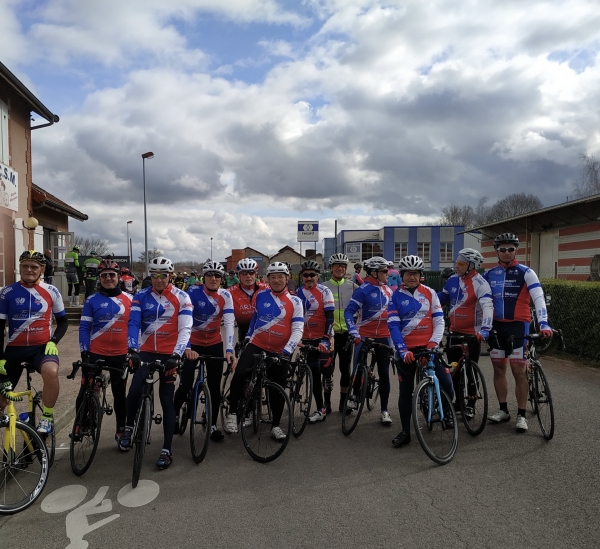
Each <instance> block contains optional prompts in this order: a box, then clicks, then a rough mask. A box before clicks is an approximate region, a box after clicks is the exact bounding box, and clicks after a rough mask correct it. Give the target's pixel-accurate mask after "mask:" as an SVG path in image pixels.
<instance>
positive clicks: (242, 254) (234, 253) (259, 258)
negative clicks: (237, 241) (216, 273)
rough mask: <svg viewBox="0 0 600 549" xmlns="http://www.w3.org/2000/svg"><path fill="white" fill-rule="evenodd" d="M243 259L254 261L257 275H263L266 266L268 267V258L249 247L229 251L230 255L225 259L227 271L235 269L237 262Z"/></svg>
mask: <svg viewBox="0 0 600 549" xmlns="http://www.w3.org/2000/svg"><path fill="white" fill-rule="evenodd" d="M244 258H248V259H254V261H256V263H257V264H258V274H260V275H264V274H265V272H266V270H267V266H268V265H269V256H268V255H265V254H263V253H262V252H259V251H258V250H255V249H254V248H250V247H249V246H246V247H245V248H242V249H235V250H231V255H229V256H227V257H226V258H225V259H226V260H227V267H226V268H227V271H230V270H231V269H235V268H236V266H237V264H238V261H239V260H240V259H244Z"/></svg>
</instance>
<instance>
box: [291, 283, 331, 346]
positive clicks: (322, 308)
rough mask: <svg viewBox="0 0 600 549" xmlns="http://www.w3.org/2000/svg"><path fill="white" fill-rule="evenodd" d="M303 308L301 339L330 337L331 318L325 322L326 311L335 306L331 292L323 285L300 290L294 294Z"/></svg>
mask: <svg viewBox="0 0 600 549" xmlns="http://www.w3.org/2000/svg"><path fill="white" fill-rule="evenodd" d="M296 295H297V296H298V297H299V298H300V300H301V301H302V306H303V307H304V333H303V334H302V339H322V338H324V337H330V336H331V325H332V323H333V317H331V319H330V320H329V322H328V321H327V319H326V318H325V312H326V311H333V310H334V309H335V305H334V302H333V294H332V293H331V290H330V289H329V288H327V286H324V285H323V284H317V285H316V286H315V287H314V288H307V287H306V286H304V287H302V288H300V289H299V290H298V292H297V294H296Z"/></svg>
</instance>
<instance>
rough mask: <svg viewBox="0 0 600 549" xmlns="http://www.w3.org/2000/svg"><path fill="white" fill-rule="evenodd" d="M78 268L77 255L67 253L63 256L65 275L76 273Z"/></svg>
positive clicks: (75, 253)
mask: <svg viewBox="0 0 600 549" xmlns="http://www.w3.org/2000/svg"><path fill="white" fill-rule="evenodd" d="M78 268H79V254H78V253H77V252H67V253H66V254H65V273H76V272H77V269H78Z"/></svg>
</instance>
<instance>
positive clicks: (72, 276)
mask: <svg viewBox="0 0 600 549" xmlns="http://www.w3.org/2000/svg"><path fill="white" fill-rule="evenodd" d="M67 282H68V283H69V284H79V277H78V276H77V273H67Z"/></svg>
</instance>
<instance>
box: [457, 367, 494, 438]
mask: <svg viewBox="0 0 600 549" xmlns="http://www.w3.org/2000/svg"><path fill="white" fill-rule="evenodd" d="M458 375H459V376H460V377H459V378H458V389H457V391H458V394H457V395H456V399H457V400H458V404H459V406H460V413H461V415H462V421H463V424H464V426H465V429H466V430H467V432H468V433H469V434H470V435H473V436H474V437H476V436H477V435H480V434H481V433H482V432H483V430H484V429H485V425H486V423H487V415H488V394H487V387H486V385H485V378H484V377H483V373H482V371H481V369H480V368H479V365H478V364H477V363H476V362H473V361H472V360H468V361H467V360H465V361H463V363H462V366H461V368H460V370H459V371H458Z"/></svg>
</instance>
